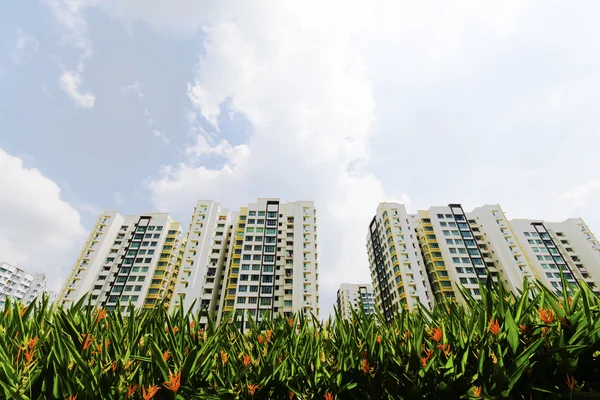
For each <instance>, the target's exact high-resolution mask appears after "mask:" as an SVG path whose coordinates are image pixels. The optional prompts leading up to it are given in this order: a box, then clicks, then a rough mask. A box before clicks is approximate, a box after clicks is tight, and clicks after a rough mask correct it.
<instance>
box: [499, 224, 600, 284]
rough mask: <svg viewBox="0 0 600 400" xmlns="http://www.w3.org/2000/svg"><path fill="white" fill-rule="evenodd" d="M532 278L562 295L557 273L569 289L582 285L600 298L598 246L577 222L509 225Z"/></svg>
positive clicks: (584, 226)
mask: <svg viewBox="0 0 600 400" xmlns="http://www.w3.org/2000/svg"><path fill="white" fill-rule="evenodd" d="M510 224H511V226H512V228H513V230H514V232H515V235H516V236H517V239H518V240H519V243H520V244H521V247H522V248H523V249H524V251H525V254H526V256H527V258H528V260H529V264H530V265H531V267H532V269H533V271H534V272H535V276H536V278H537V279H539V280H540V281H541V282H543V283H544V284H545V285H546V286H547V287H550V288H553V289H555V290H556V291H558V292H560V291H562V280H561V272H562V274H563V275H564V277H565V278H566V279H567V281H568V282H570V283H571V284H573V285H579V284H580V282H586V283H587V284H588V285H589V286H590V287H591V288H592V290H593V291H594V292H595V293H596V294H598V295H600V290H599V287H600V244H599V243H598V240H597V239H596V237H595V236H594V234H593V233H592V232H591V230H590V229H589V227H588V226H587V225H586V223H585V222H584V221H583V220H582V219H581V218H570V219H567V220H566V221H564V222H544V221H535V220H526V219H514V220H512V221H511V222H510Z"/></svg>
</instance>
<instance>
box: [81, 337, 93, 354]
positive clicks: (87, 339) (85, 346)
mask: <svg viewBox="0 0 600 400" xmlns="http://www.w3.org/2000/svg"><path fill="white" fill-rule="evenodd" d="M81 337H83V338H84V339H85V343H84V344H83V349H84V350H87V349H88V348H89V347H90V346H91V345H92V342H93V341H94V337H93V336H92V335H86V334H83V335H81Z"/></svg>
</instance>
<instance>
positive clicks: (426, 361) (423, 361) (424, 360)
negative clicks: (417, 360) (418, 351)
mask: <svg viewBox="0 0 600 400" xmlns="http://www.w3.org/2000/svg"><path fill="white" fill-rule="evenodd" d="M428 362H429V357H421V365H422V366H423V368H425V367H426V366H427V363H428Z"/></svg>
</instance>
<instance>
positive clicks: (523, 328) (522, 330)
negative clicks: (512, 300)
mask: <svg viewBox="0 0 600 400" xmlns="http://www.w3.org/2000/svg"><path fill="white" fill-rule="evenodd" d="M519 329H521V333H522V334H523V335H524V334H526V333H527V331H528V330H529V328H527V325H519Z"/></svg>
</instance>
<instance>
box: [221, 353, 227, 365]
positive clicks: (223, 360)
mask: <svg viewBox="0 0 600 400" xmlns="http://www.w3.org/2000/svg"><path fill="white" fill-rule="evenodd" d="M221 362H222V363H223V365H225V364H227V353H225V352H224V351H223V350H221Z"/></svg>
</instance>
